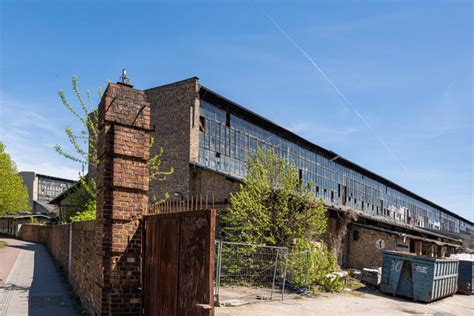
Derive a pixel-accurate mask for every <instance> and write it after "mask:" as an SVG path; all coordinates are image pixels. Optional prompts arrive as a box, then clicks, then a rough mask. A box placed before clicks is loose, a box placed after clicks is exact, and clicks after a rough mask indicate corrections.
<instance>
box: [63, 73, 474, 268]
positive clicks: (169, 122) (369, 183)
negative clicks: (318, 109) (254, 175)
mask: <svg viewBox="0 0 474 316" xmlns="http://www.w3.org/2000/svg"><path fill="white" fill-rule="evenodd" d="M144 92H145V94H146V95H147V98H148V101H149V103H150V104H151V124H152V127H153V131H154V132H153V136H154V138H155V143H154V146H153V147H152V149H151V151H152V154H160V150H161V148H162V149H163V150H164V154H163V156H162V157H161V160H162V164H161V169H162V170H167V169H169V168H171V167H172V168H173V169H174V173H173V174H171V175H169V176H167V177H166V180H164V181H156V180H155V181H152V182H151V183H150V191H149V196H150V199H152V200H153V199H154V198H158V199H159V198H162V197H164V196H165V194H166V193H168V194H172V195H175V196H178V197H181V198H187V197H190V196H193V195H198V194H213V195H214V197H215V201H216V207H217V208H218V210H224V209H225V208H226V207H227V206H228V205H229V197H230V193H232V192H237V191H238V190H239V187H240V184H241V183H242V181H243V179H244V177H245V172H246V171H245V163H246V161H247V159H248V157H249V156H250V155H252V154H253V153H255V152H256V150H257V148H261V147H264V148H267V149H269V150H272V151H274V152H275V153H277V154H278V155H280V156H281V157H284V158H286V159H288V160H289V161H291V163H293V164H294V165H295V166H296V168H297V169H298V172H299V176H300V177H301V179H302V180H303V181H304V182H306V183H307V182H309V181H312V182H313V183H314V184H315V185H314V194H315V196H316V197H318V198H322V199H323V200H324V202H325V205H326V207H327V208H328V210H329V226H328V234H329V237H328V242H329V243H331V240H335V239H334V238H333V239H331V236H330V235H331V234H332V233H334V232H336V231H338V229H340V226H341V221H340V215H341V214H344V213H345V212H347V211H349V210H353V211H354V212H356V213H357V214H358V217H359V219H358V220H357V221H356V222H354V223H352V224H351V225H350V227H349V230H348V233H347V234H346V236H345V238H344V240H342V241H341V242H340V243H338V244H336V243H334V244H333V245H332V246H333V247H334V248H335V249H336V250H337V254H338V261H339V263H340V264H341V265H342V266H345V267H354V268H363V267H377V266H380V265H381V260H382V250H384V249H389V250H398V251H406V252H413V253H418V254H424V255H428V256H446V255H449V254H450V253H452V252H457V251H459V249H461V248H463V247H464V248H466V247H467V248H474V225H473V223H472V222H471V221H469V220H467V219H465V218H463V217H461V216H459V215H457V214H456V213H454V212H452V211H450V210H447V209H445V208H443V207H442V206H439V205H437V204H435V203H433V202H431V201H429V200H427V199H425V198H423V197H421V196H419V195H417V194H415V193H413V192H411V191H409V190H407V189H405V188H403V187H401V186H399V185H397V184H396V183H394V182H392V181H390V180H388V179H385V178H384V177H382V176H380V175H378V174H375V173H374V172H371V171H369V170H367V169H365V168H363V167H361V166H359V165H357V164H356V163H354V162H352V161H350V160H348V159H346V158H344V157H341V156H340V155H338V154H337V153H334V152H332V151H330V150H327V149H325V148H322V147H320V146H318V145H316V144H313V143H311V142H310V141H308V140H306V139H304V138H302V137H300V136H298V135H296V134H294V133H292V132H291V131H289V130H287V129H285V128H283V127H281V126H279V125H277V124H275V123H273V122H271V121H270V120H268V119H266V118H264V117H262V116H260V115H258V114H256V113H254V112H252V111H250V110H248V109H246V108H244V107H242V106H241V105H239V104H237V103H235V102H233V101H231V100H229V99H227V98H225V97H223V96H221V95H219V94H217V93H215V92H213V91H212V90H210V89H208V88H206V87H204V86H202V85H201V84H200V83H199V79H198V78H196V77H193V78H189V79H186V80H182V81H179V82H175V83H171V84H167V85H162V86H159V87H156V88H151V89H147V90H144ZM94 174H95V172H94V170H89V175H90V176H94ZM62 196H63V197H64V195H62ZM63 197H61V198H57V199H56V200H55V201H54V203H57V204H60V205H67V201H63ZM218 234H219V231H218Z"/></svg>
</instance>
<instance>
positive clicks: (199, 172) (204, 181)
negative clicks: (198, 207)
mask: <svg viewBox="0 0 474 316" xmlns="http://www.w3.org/2000/svg"><path fill="white" fill-rule="evenodd" d="M190 179H191V181H190V193H191V194H194V195H195V194H214V198H215V202H216V203H217V205H216V208H217V209H221V208H223V207H225V204H227V203H228V202H229V199H230V193H236V192H238V191H239V189H240V184H241V183H242V182H240V181H237V180H234V179H231V178H228V177H226V176H224V175H222V174H218V173H216V172H212V171H208V170H204V169H201V168H195V169H193V168H191V170H190Z"/></svg>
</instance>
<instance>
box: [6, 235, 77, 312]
mask: <svg viewBox="0 0 474 316" xmlns="http://www.w3.org/2000/svg"><path fill="white" fill-rule="evenodd" d="M7 242H8V243H9V246H8V247H13V248H17V249H19V250H20V252H19V254H18V256H17V258H16V262H15V264H14V266H13V269H12V270H11V273H10V276H9V278H8V280H7V282H6V284H5V286H4V287H3V288H1V289H0V315H1V316H4V315H9V316H10V315H12V316H13V315H15V316H17V315H18V316H20V315H21V316H23V315H39V316H42V315H47V316H56V315H58V316H59V315H65V316H69V315H79V313H78V311H77V309H76V308H75V305H74V303H73V302H72V300H71V299H70V298H69V296H68V292H67V285H66V283H65V282H64V281H63V279H62V278H61V276H60V275H59V274H58V272H57V271H56V268H55V266H54V264H53V261H52V259H51V257H50V256H49V254H48V252H47V250H46V248H45V247H44V246H43V245H40V244H34V243H29V242H25V241H16V242H15V241H14V240H7Z"/></svg>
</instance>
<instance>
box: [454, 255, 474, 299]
mask: <svg viewBox="0 0 474 316" xmlns="http://www.w3.org/2000/svg"><path fill="white" fill-rule="evenodd" d="M473 283H474V261H467V260H460V261H459V277H458V291H459V292H460V293H463V294H467V295H472V294H474V286H473Z"/></svg>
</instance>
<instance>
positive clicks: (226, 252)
mask: <svg viewBox="0 0 474 316" xmlns="http://www.w3.org/2000/svg"><path fill="white" fill-rule="evenodd" d="M215 251H216V254H215V289H214V294H215V301H216V304H217V305H218V306H219V305H240V304H246V303H249V302H257V301H268V300H283V299H284V297H285V292H288V291H291V292H297V293H299V294H301V293H302V292H304V288H305V286H301V284H304V285H306V284H307V283H306V282H307V274H308V252H307V251H303V252H299V253H291V252H290V250H289V249H288V248H287V247H276V246H262V245H252V244H245V243H237V242H228V241H221V240H217V241H216V247H215ZM297 284H300V285H297Z"/></svg>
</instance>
